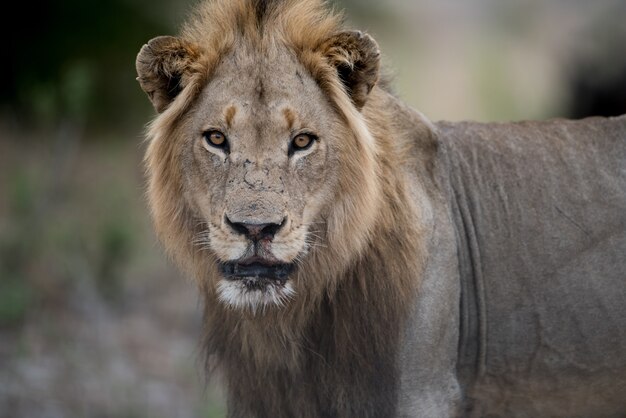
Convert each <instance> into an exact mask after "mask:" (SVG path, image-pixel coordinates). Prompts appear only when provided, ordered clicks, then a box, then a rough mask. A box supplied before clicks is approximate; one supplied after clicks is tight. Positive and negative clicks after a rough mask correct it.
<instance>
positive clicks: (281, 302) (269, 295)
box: [217, 279, 296, 313]
mask: <svg viewBox="0 0 626 418" xmlns="http://www.w3.org/2000/svg"><path fill="white" fill-rule="evenodd" d="M295 294H296V291H295V290H294V289H293V286H292V285H291V283H290V282H289V281H287V282H286V283H285V284H284V285H275V284H268V285H267V286H266V287H265V288H264V289H255V290H252V289H250V288H248V287H247V286H246V285H245V283H244V282H243V281H242V280H226V279H222V280H220V281H219V282H218V284H217V295H218V299H219V301H220V302H222V303H223V304H225V305H226V306H229V307H231V308H235V309H250V310H251V311H252V313H256V312H257V311H259V310H260V311H263V310H265V308H267V307H271V306H276V307H279V308H280V307H283V306H285V303H286V302H287V301H288V300H289V299H291V298H292V297H293V295H295Z"/></svg>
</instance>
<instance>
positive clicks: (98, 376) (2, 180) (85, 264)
mask: <svg viewBox="0 0 626 418" xmlns="http://www.w3.org/2000/svg"><path fill="white" fill-rule="evenodd" d="M193 3H194V2H193V1H191V0H184V1H180V0H179V1H174V0H169V1H162V2H152V1H148V0H108V1H106V2H105V1H98V0H64V1H61V0H48V1H46V2H43V4H33V3H29V2H16V3H14V4H13V7H12V9H11V10H12V11H11V13H10V14H5V23H4V24H3V26H2V28H1V29H0V30H1V31H2V32H3V35H4V37H3V39H8V43H5V44H4V48H3V54H2V58H3V59H2V63H3V64H2V65H1V66H0V72H1V73H0V80H2V81H3V82H4V85H3V87H2V89H0V417H12V418H13V417H20V418H21V417H207V418H209V417H222V416H224V405H223V401H222V395H221V394H220V392H219V390H218V389H216V386H218V385H216V384H215V383H214V382H213V383H212V382H208V383H207V382H206V381H205V379H204V376H203V372H202V358H201V353H200V350H199V346H198V341H199V339H200V334H201V328H200V323H201V319H200V313H199V312H200V309H199V307H200V301H199V299H198V297H197V294H196V292H195V289H194V286H193V285H192V284H191V283H190V281H188V280H187V279H185V278H182V277H180V275H179V274H178V273H177V272H176V271H175V270H174V269H173V267H172V266H171V265H170V264H168V262H167V261H166V260H165V257H164V256H163V254H162V252H161V250H160V247H159V246H158V244H157V243H156V239H155V237H154V234H153V232H152V230H151V226H150V221H149V219H148V211H147V208H146V205H145V203H144V200H143V192H144V186H143V176H142V167H141V158H142V153H143V150H144V146H145V144H143V142H142V131H143V127H144V125H145V123H147V122H148V121H149V120H150V118H151V117H152V115H153V111H152V108H151V107H150V105H149V102H148V100H147V98H146V97H144V94H143V92H142V91H141V90H140V88H139V86H138V84H137V83H136V81H135V70H134V61H135V55H136V53H137V52H138V51H139V48H140V47H141V45H142V44H144V43H145V42H146V41H147V40H148V39H150V38H152V37H154V36H157V35H163V34H175V33H176V28H177V27H178V26H179V25H180V23H181V22H182V21H183V20H184V17H185V15H186V13H187V12H188V11H189V9H190V7H191V6H192V4H193ZM335 4H336V6H337V7H340V8H345V9H346V11H347V16H348V18H349V23H350V24H351V26H354V27H356V28H360V29H364V30H367V31H368V32H370V33H371V34H373V35H374V37H375V38H376V39H377V40H378V41H379V43H380V45H381V48H382V50H383V53H384V55H385V63H386V66H387V67H388V69H389V72H390V73H391V74H392V75H393V76H394V79H395V82H394V85H395V89H396V91H397V93H398V95H399V96H400V97H402V98H403V99H404V100H405V101H407V102H408V103H409V104H411V105H412V106H414V107H415V108H417V109H419V110H421V111H422V112H423V113H425V114H426V115H427V116H428V117H430V118H431V119H433V120H440V119H447V120H462V119H475V120H481V121H507V120H516V119H545V118H553V117H571V118H581V117H585V116H589V115H605V116H609V115H617V114H623V113H626V23H625V22H626V1H625V0H615V1H612V0H599V1H595V2H589V1H585V0H509V1H506V2H503V1H501V0H465V1H459V0H423V1H416V0H388V1H380V0H341V1H337V2H335Z"/></svg>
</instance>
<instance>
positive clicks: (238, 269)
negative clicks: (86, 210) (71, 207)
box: [137, 2, 381, 310]
mask: <svg viewBox="0 0 626 418" xmlns="http://www.w3.org/2000/svg"><path fill="white" fill-rule="evenodd" d="M224 4H225V5H226V4H227V5H229V6H228V7H235V6H237V4H238V3H236V2H228V3H224ZM302 4H303V5H304V6H306V5H307V4H308V3H302ZM224 7H226V6H224ZM234 10H235V12H234V14H233V16H237V13H238V12H237V11H238V10H239V9H237V8H236V7H235V9H234ZM242 10H243V9H242ZM213 11H214V12H215V11H216V9H215V10H213ZM315 13H317V12H312V13H311V14H310V17H312V19H313V21H311V22H310V23H311V24H309V25H308V27H309V28H310V29H309V31H310V33H309V35H310V36H308V35H307V34H305V33H303V32H302V31H303V29H302V28H301V27H300V26H293V27H286V26H282V27H281V25H284V24H285V22H286V21H285V20H282V19H279V17H278V16H279V15H276V17H275V18H276V19H278V20H276V21H274V22H272V23H271V24H270V23H267V22H266V25H265V26H263V27H266V28H274V29H275V30H279V32H280V33H279V34H275V35H272V36H270V35H267V34H260V33H258V32H257V31H258V30H260V29H259V28H261V26H259V25H258V22H256V21H255V22H254V24H252V25H249V26H246V27H244V28H243V29H242V28H241V27H238V26H237V25H239V24H240V22H241V19H243V17H241V16H240V17H238V18H237V19H235V20H234V21H233V22H232V23H233V25H226V26H223V27H222V29H223V32H221V33H219V34H218V33H217V32H215V33H210V34H208V35H207V34H206V33H205V32H204V31H205V28H206V27H207V26H206V25H201V26H200V27H199V28H200V29H198V30H199V32H198V34H197V36H196V35H193V33H192V32H190V33H191V35H189V37H188V38H174V37H158V38H155V39H153V40H151V41H150V42H149V43H148V44H147V45H144V47H143V48H142V50H141V51H140V53H139V55H138V57H137V70H138V74H139V78H138V79H139V82H140V84H141V86H142V88H143V89H144V91H145V92H146V93H147V94H148V96H149V97H150V100H151V101H152V103H153V105H154V106H155V108H156V110H157V111H158V112H159V113H160V115H159V116H158V117H157V118H156V119H155V121H154V122H153V124H152V126H151V130H150V133H149V138H150V145H149V147H148V150H147V153H146V163H147V174H148V180H149V188H148V197H149V203H150V206H151V209H152V214H153V218H154V221H155V227H156V230H157V232H158V234H159V237H160V238H161V240H162V241H163V243H164V244H165V246H166V248H167V249H168V250H169V252H170V253H172V254H173V255H174V257H175V259H176V260H177V261H178V262H179V263H180V264H181V265H182V266H183V267H184V268H185V269H187V270H188V271H191V272H192V273H193V274H194V275H195V276H196V279H198V280H199V282H200V283H201V284H202V285H203V286H205V288H206V289H207V295H211V297H213V295H216V297H217V299H219V300H220V301H221V302H223V303H225V304H226V305H229V306H232V307H236V308H242V309H250V308H251V309H252V310H256V309H257V308H259V307H262V308H263V307H266V306H282V305H283V304H284V303H285V302H286V301H287V300H288V299H290V298H292V299H293V298H294V297H297V296H294V294H296V293H304V294H305V295H304V296H306V298H304V299H303V300H309V301H310V300H316V299H317V300H319V298H320V297H321V296H320V295H323V294H324V293H325V292H327V291H328V289H329V288H331V287H332V286H333V283H334V281H335V280H338V279H337V277H339V276H340V275H341V272H342V271H343V270H344V269H345V268H347V266H348V264H349V263H352V262H354V260H355V259H356V258H358V256H359V254H360V252H361V250H362V248H364V246H365V245H367V241H368V240H369V239H370V234H371V225H372V224H373V223H374V222H373V221H374V217H375V216H376V213H377V207H378V206H377V205H378V203H379V199H380V193H379V190H380V187H381V186H380V179H379V177H378V168H377V162H376V160H375V154H376V144H374V141H373V139H372V136H371V135H370V133H369V131H368V130H367V127H366V123H365V121H364V119H363V116H362V114H361V113H360V110H361V108H362V107H363V105H364V103H365V101H366V98H367V96H368V94H369V93H370V91H371V90H372V88H373V86H374V85H375V83H376V81H377V78H378V66H379V52H378V47H377V45H376V43H375V42H374V40H373V39H372V38H370V37H369V36H367V35H364V34H362V33H360V32H335V30H334V29H333V27H334V26H333V25H334V23H332V22H335V20H334V19H330V22H331V24H329V25H330V26H329V27H326V28H325V29H324V25H321V26H320V25H319V21H316V20H315V16H316V14H315ZM246 16H247V15H246ZM267 19H270V18H269V17H268V18H267ZM218 21H219V20H218ZM305 27H307V25H305ZM233 28H234V29H233ZM231 29H233V31H232V32H229V31H230V30H231ZM245 31H251V32H250V34H249V35H250V39H251V40H250V41H249V42H248V41H246V42H243V41H242V42H238V41H236V39H237V37H238V36H241V33H242V32H245ZM192 35H193V36H192ZM207 37H208V38H207ZM220 39H221V41H219V42H218V40H220ZM288 39H291V40H290V41H288ZM220 42H222V43H223V45H222V44H220ZM216 45H218V46H216ZM219 45H222V46H219Z"/></svg>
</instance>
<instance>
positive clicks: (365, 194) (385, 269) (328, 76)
mask: <svg viewBox="0 0 626 418" xmlns="http://www.w3.org/2000/svg"><path fill="white" fill-rule="evenodd" d="M341 30H342V28H341V17H340V15H338V14H336V13H334V12H332V11H329V9H328V7H327V5H326V4H325V2H323V1H321V0H308V1H302V0H256V1H255V0H214V1H208V2H205V3H202V4H201V5H200V6H199V7H198V8H197V10H196V12H195V13H194V15H193V16H192V18H191V20H190V21H189V23H188V24H187V25H186V26H185V28H184V30H183V32H182V36H181V38H182V39H183V40H184V41H186V42H187V43H188V44H189V45H192V47H191V48H192V49H193V53H194V56H195V57H196V60H195V62H194V63H193V65H192V67H191V70H190V71H189V72H188V73H186V74H185V76H184V77H183V81H182V84H183V85H184V89H183V90H182V92H181V93H180V94H179V95H178V96H177V97H176V99H175V100H174V102H173V103H172V104H171V105H170V106H169V107H168V108H167V110H165V111H164V112H163V113H162V114H160V115H159V116H158V117H157V118H156V119H155V120H154V122H153V123H152V125H151V126H150V129H149V133H148V137H149V138H150V145H149V148H148V151H147V155H146V166H147V172H148V177H149V191H148V196H149V200H150V206H151V208H152V212H153V217H154V219H155V225H156V229H157V232H158V234H159V237H160V239H161V240H162V241H163V242H164V243H165V244H166V247H167V248H168V251H170V253H171V254H172V256H173V258H174V259H175V260H176V261H177V262H178V263H179V264H180V265H181V267H182V268H183V269H185V270H186V271H188V272H189V273H190V274H192V275H193V276H194V277H195V278H196V279H197V280H198V283H199V286H200V288H201V291H202V293H203V296H204V299H205V312H204V313H205V345H206V351H207V354H208V359H209V361H208V364H210V365H211V366H216V367H217V368H218V369H219V370H220V371H221V372H222V373H223V375H224V378H225V381H226V384H227V385H228V389H229V390H228V392H229V402H228V403H229V411H230V412H229V413H230V415H231V416H244V415H245V414H246V411H250V410H255V411H266V412H267V415H266V416H268V417H279V416H299V417H309V416H310V417H321V416H359V417H367V416H374V415H373V414H374V413H376V416H392V415H393V413H394V408H395V405H396V403H397V402H396V401H397V399H396V395H397V388H398V384H399V382H398V381H397V376H398V374H397V370H396V368H397V361H398V359H397V352H396V350H397V347H398V346H399V345H400V341H401V339H402V330H403V320H402V318H405V317H406V316H407V313H408V310H409V309H410V307H409V301H410V300H412V299H413V298H414V296H415V289H416V287H417V284H418V283H416V280H415V277H419V276H420V271H421V268H422V265H423V259H424V256H425V255H424V251H425V250H424V249H423V248H422V247H421V246H420V245H421V244H420V243H419V241H420V240H419V239H416V238H417V237H418V236H419V235H420V234H421V230H420V228H421V226H420V222H419V221H420V216H421V213H420V211H419V210H418V209H417V208H415V207H414V206H413V204H412V203H410V202H411V199H410V198H409V197H408V194H409V192H410V191H409V190H407V188H408V185H407V184H406V183H407V182H406V180H405V179H403V178H398V174H396V173H397V171H394V170H392V166H395V165H397V164H398V163H399V162H402V161H403V159H404V151H405V149H406V148H408V147H410V146H414V145H411V144H408V143H407V144H403V143H398V141H395V138H393V135H392V134H390V132H393V130H394V126H393V125H392V122H391V121H392V120H394V115H393V112H394V111H397V109H395V108H391V107H390V105H389V103H388V102H386V100H388V99H387V95H386V93H383V92H382V91H380V90H379V89H378V88H374V90H373V91H372V92H371V94H370V98H369V99H368V102H367V104H366V106H365V107H364V108H363V109H362V111H361V112H359V111H358V110H357V109H356V108H355V106H354V105H353V104H352V103H351V101H350V98H349V97H348V94H347V92H346V89H345V87H344V86H343V85H342V83H341V80H340V79H339V76H338V74H337V71H336V67H334V66H333V64H336V62H335V63H332V62H329V58H328V53H326V55H324V54H323V52H322V51H323V50H324V43H325V42H326V41H327V40H328V39H329V38H330V37H332V36H333V35H336V34H337V33H339V32H340V31H341ZM277 43H278V44H281V45H286V46H288V48H289V49H290V50H291V51H293V52H294V53H295V54H296V56H297V57H298V59H299V60H300V62H301V63H302V64H303V65H304V66H305V68H306V69H307V70H308V71H309V72H310V74H311V75H312V77H313V78H314V79H315V80H316V81H317V82H318V84H319V86H320V87H321V88H322V89H323V90H324V91H325V92H326V94H327V96H328V98H329V100H330V101H331V103H332V104H333V106H334V107H335V109H336V110H337V112H338V114H340V115H341V116H342V118H343V119H344V121H345V122H346V126H347V127H348V129H349V130H350V132H349V133H346V137H350V136H353V137H354V138H356V142H355V145H354V146H355V147H356V148H355V150H354V157H350V158H351V159H346V160H345V161H343V162H342V164H343V165H345V167H342V170H343V172H342V176H341V177H342V179H341V184H340V191H339V192H338V194H337V199H338V200H337V202H336V205H335V207H334V208H333V212H332V213H331V214H330V215H329V216H328V218H327V219H325V220H324V221H325V230H323V231H319V232H320V233H321V235H322V236H323V237H324V238H325V244H326V248H316V249H315V250H314V251H312V252H311V253H310V254H309V255H308V256H307V260H306V262H304V263H303V265H302V266H301V267H300V268H299V270H298V274H297V277H295V278H294V279H293V280H294V282H295V283H296V285H297V284H298V283H307V284H308V286H310V288H311V289H312V290H311V292H310V293H309V294H298V295H297V297H296V298H295V299H294V300H293V301H291V302H290V303H289V304H288V306H287V307H285V308H284V309H282V310H277V309H271V310H268V311H267V312H264V313H262V314H257V315H252V314H249V315H246V314H244V313H242V312H241V311H234V310H231V309H228V308H227V307H225V306H223V304H221V303H219V302H218V301H217V297H216V293H215V288H214V287H215V285H214V283H215V281H213V280H210V279H209V278H211V277H216V276H217V275H218V273H217V270H216V266H215V259H214V257H212V256H211V255H210V254H209V253H207V252H204V251H198V250H197V248H195V247H194V246H193V241H194V237H195V236H196V234H197V233H198V231H199V225H198V219H195V218H194V216H193V215H192V211H191V209H190V208H188V207H186V206H185V203H184V199H182V198H177V197H180V196H183V195H184V193H185V191H184V188H183V182H182V179H181V178H180V170H179V169H178V165H177V164H178V163H177V157H178V155H179V154H180V150H179V149H178V148H177V145H175V144H176V141H172V140H170V139H171V138H177V137H179V136H181V133H180V130H179V126H180V124H181V123H182V122H184V120H185V119H186V118H188V117H191V116H189V115H187V114H186V113H185V110H187V109H188V108H189V106H190V105H191V104H192V103H193V101H194V100H195V97H196V96H197V94H198V92H199V91H200V89H201V88H202V87H203V86H204V84H205V83H206V81H207V80H208V79H209V78H210V76H211V72H212V71H213V69H214V68H215V66H216V65H217V64H218V63H219V61H220V58H221V57H222V56H223V55H224V54H226V53H227V52H228V51H231V50H232V49H233V48H243V49H246V48H249V47H252V48H253V50H255V51H263V50H264V49H267V48H271V47H272V45H275V44H277ZM326 52H328V51H326ZM348 58H349V57H343V58H342V57H341V56H335V57H334V58H333V59H334V60H336V61H341V60H342V59H345V60H346V61H348ZM166 139H167V140H166ZM394 141H395V142H394ZM423 169H426V168H424V167H419V168H416V170H423ZM412 187H421V186H420V185H413V186H412ZM322 278H323V280H321V279H322ZM296 287H297V286H296Z"/></svg>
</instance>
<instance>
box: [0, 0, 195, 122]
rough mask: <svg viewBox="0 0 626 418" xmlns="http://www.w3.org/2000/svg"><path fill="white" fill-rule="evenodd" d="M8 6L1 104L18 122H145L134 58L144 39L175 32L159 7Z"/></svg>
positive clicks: (75, 2) (136, 2)
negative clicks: (8, 14)
mask: <svg viewBox="0 0 626 418" xmlns="http://www.w3.org/2000/svg"><path fill="white" fill-rule="evenodd" d="M181 7H183V8H184V5H181ZM11 9H12V10H11V14H10V15H11V16H15V18H10V19H5V20H6V21H7V22H6V25H4V24H3V29H2V30H3V31H7V34H6V35H7V37H8V38H9V39H11V42H9V43H8V47H6V48H5V49H4V51H3V63H4V64H3V65H2V66H0V71H1V73H0V77H1V79H2V80H3V81H4V87H3V88H2V89H0V103H1V104H2V105H3V107H4V110H5V111H7V110H8V111H10V112H11V113H12V114H13V116H14V117H16V118H17V119H18V120H19V122H20V124H28V125H30V126H33V125H34V126H38V127H47V126H51V125H53V124H55V123H58V121H60V120H61V121H70V122H72V123H77V124H79V125H88V126H90V127H92V128H93V127H99V128H103V129H111V128H112V127H115V128H119V127H123V126H129V124H130V123H136V122H137V121H138V120H142V119H145V116H146V114H147V112H148V111H149V106H148V105H147V104H146V103H145V100H144V99H143V97H142V95H141V94H140V90H139V89H138V87H137V83H136V81H135V69H134V62H135V56H136V54H137V52H138V51H139V49H140V47H141V45H142V44H143V43H145V42H146V41H147V40H148V39H150V38H151V37H153V36H157V35H160V34H164V33H171V32H172V31H173V28H172V27H171V26H170V23H171V22H168V18H167V13H168V12H169V11H168V10H167V8H166V7H165V6H164V5H162V4H152V3H149V2H147V1H141V0H107V1H104V0H86V1H85V0H63V1H61V0H53V1H46V2H40V3H37V4H35V5H34V4H32V3H30V2H14V3H12V8H11ZM5 17H8V16H7V15H5ZM23 17H26V19H24V18H23ZM129 109H131V110H136V112H133V111H130V112H129Z"/></svg>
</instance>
